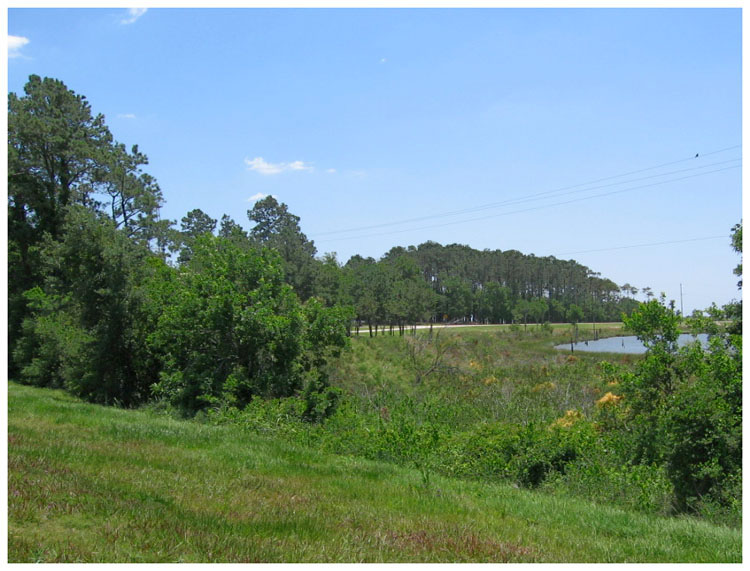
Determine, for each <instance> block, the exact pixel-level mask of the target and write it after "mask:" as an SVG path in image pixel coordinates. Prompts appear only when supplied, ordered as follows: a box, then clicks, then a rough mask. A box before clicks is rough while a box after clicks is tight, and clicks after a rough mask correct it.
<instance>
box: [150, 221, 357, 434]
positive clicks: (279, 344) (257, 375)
mask: <svg viewBox="0 0 750 571" xmlns="http://www.w3.org/2000/svg"><path fill="white" fill-rule="evenodd" d="M148 287H149V294H150V297H149V302H150V306H149V307H150V308H151V310H152V312H153V316H154V317H153V319H154V321H155V323H156V325H155V328H154V331H153V332H152V333H151V334H150V335H149V337H148V342H149V347H150V349H151V350H152V351H153V353H154V354H155V355H158V356H159V358H160V360H161V369H160V379H159V382H158V383H156V384H155V385H154V387H153V389H154V392H155V394H156V395H158V396H160V397H161V398H164V399H166V400H167V401H169V402H170V403H171V404H172V405H174V406H176V407H177V408H179V409H180V410H182V411H184V412H186V413H194V412H196V411H198V410H201V409H204V408H207V407H211V406H219V405H222V404H226V405H230V406H235V407H238V408H242V407H244V406H245V405H246V404H248V403H249V402H250V401H251V399H252V398H253V397H254V396H262V397H269V398H274V397H276V398H278V397H288V396H291V395H294V394H295V393H297V392H298V391H300V390H301V389H303V388H304V389H305V395H306V396H305V401H306V403H307V408H306V412H305V415H306V416H307V417H308V418H310V419H311V420H313V419H320V418H322V417H325V416H326V415H328V414H330V412H331V411H332V410H333V408H332V407H333V406H334V405H335V400H336V396H335V392H334V391H330V390H328V388H327V386H328V383H327V380H326V377H325V374H324V373H323V372H322V370H323V366H324V365H325V362H326V358H327V356H329V354H335V351H336V350H338V349H340V348H342V347H344V346H345V345H346V342H347V339H348V338H347V336H346V330H347V324H348V320H349V317H348V313H347V311H346V310H344V309H341V308H333V309H331V308H324V307H322V305H320V304H319V303H318V302H317V301H316V300H311V301H309V302H308V305H307V306H303V305H302V304H301V303H300V301H299V298H298V297H297V296H296V295H295V293H294V291H293V290H292V287H291V286H289V285H288V284H286V283H285V282H284V276H283V272H282V268H281V261H280V258H279V256H278V254H277V253H276V252H274V251H272V250H267V249H263V250H257V249H254V248H244V247H241V246H239V245H237V244H235V243H234V242H232V241H230V240H229V239H225V238H217V237H214V236H212V235H210V234H206V235H204V236H202V237H200V238H198V239H196V240H195V242H194V243H193V245H192V255H191V258H190V260H189V262H188V263H187V264H185V265H184V266H181V267H180V268H179V269H174V268H171V267H169V266H167V265H166V264H163V265H162V267H161V268H160V271H159V272H158V273H157V274H156V276H155V277H154V278H153V279H152V280H151V281H150V282H149V285H148Z"/></svg>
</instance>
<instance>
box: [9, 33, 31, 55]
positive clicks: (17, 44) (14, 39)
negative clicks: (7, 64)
mask: <svg viewBox="0 0 750 571" xmlns="http://www.w3.org/2000/svg"><path fill="white" fill-rule="evenodd" d="M28 43H29V38H24V37H23V36H11V35H10V34H8V57H9V58H13V57H19V56H20V55H21V48H22V47H24V46H25V45H26V44H28Z"/></svg>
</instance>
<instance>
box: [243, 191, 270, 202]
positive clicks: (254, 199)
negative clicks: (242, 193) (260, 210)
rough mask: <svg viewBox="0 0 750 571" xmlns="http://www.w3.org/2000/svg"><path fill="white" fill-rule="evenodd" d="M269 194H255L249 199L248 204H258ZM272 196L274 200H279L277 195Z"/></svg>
mask: <svg viewBox="0 0 750 571" xmlns="http://www.w3.org/2000/svg"><path fill="white" fill-rule="evenodd" d="M268 196H269V195H268V194H263V193H262V192H257V193H255V194H253V195H252V196H251V197H250V198H248V199H247V202H258V201H259V200H263V199H264V198H266V197H268ZM270 196H273V197H274V198H278V196H276V195H275V194H271V195H270Z"/></svg>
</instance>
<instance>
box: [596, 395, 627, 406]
mask: <svg viewBox="0 0 750 571" xmlns="http://www.w3.org/2000/svg"><path fill="white" fill-rule="evenodd" d="M621 400H622V396H618V395H615V394H612V393H607V394H606V395H604V396H603V397H602V398H600V399H599V400H598V401H596V406H598V407H600V408H601V407H605V406H615V405H617V403H619V402H620V401H621Z"/></svg>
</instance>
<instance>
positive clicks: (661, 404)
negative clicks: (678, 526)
mask: <svg viewBox="0 0 750 571" xmlns="http://www.w3.org/2000/svg"><path fill="white" fill-rule="evenodd" d="M677 322H678V318H677V316H676V315H674V313H673V312H672V310H670V309H669V308H667V307H666V306H665V305H664V300H663V298H662V300H660V301H657V300H651V301H649V302H648V303H646V304H644V305H643V306H642V310H641V311H637V312H635V313H634V314H633V315H632V316H631V318H629V319H626V320H625V324H626V325H627V326H628V327H629V328H630V329H631V330H633V331H635V332H636V334H637V335H638V337H639V338H640V339H641V340H642V341H643V342H644V344H646V345H647V346H648V348H649V350H648V353H647V355H646V357H645V359H644V360H643V361H642V362H641V363H640V364H639V365H638V367H637V368H636V371H635V372H634V373H632V374H629V375H627V376H626V377H625V379H624V383H623V391H624V396H625V400H626V402H627V403H628V407H629V411H630V412H629V422H630V427H631V430H632V431H633V434H634V437H635V448H634V456H633V459H634V460H635V461H638V462H645V463H663V464H664V466H665V467H666V469H667V473H668V475H669V478H670V480H671V482H672V484H673V486H674V492H675V500H676V507H677V508H678V509H679V510H683V511H684V510H696V509H699V506H700V504H701V503H705V502H718V503H719V504H724V505H726V504H727V503H730V502H733V501H736V498H732V497H731V496H730V494H727V493H726V490H727V489H728V488H731V486H730V485H729V484H728V483H729V482H731V481H733V480H735V479H736V476H737V474H739V471H740V470H741V458H742V445H741V443H742V346H741V338H740V337H739V336H735V335H714V336H713V338H712V339H711V342H710V346H709V348H708V349H707V350H704V349H703V348H702V347H701V346H700V345H699V344H698V343H695V344H693V345H692V346H688V347H686V348H684V349H681V350H678V349H677V345H676V340H677V335H678V330H677Z"/></svg>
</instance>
